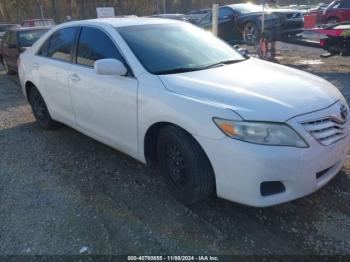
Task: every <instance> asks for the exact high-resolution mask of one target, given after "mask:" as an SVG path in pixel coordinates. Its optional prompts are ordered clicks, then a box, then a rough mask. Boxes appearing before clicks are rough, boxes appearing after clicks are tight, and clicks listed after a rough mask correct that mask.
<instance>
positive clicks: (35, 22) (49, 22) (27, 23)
mask: <svg viewBox="0 0 350 262" xmlns="http://www.w3.org/2000/svg"><path fill="white" fill-rule="evenodd" d="M55 24H56V23H55V21H54V20H53V19H28V20H24V22H23V23H22V26H23V27H38V26H55Z"/></svg>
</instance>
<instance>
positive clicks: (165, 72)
mask: <svg viewBox="0 0 350 262" xmlns="http://www.w3.org/2000/svg"><path fill="white" fill-rule="evenodd" d="M198 70H202V68H189V67H179V68H174V69H168V70H163V71H156V72H154V74H156V75H170V74H179V73H186V72H192V71H198Z"/></svg>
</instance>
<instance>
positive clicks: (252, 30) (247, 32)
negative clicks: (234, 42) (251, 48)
mask: <svg viewBox="0 0 350 262" xmlns="http://www.w3.org/2000/svg"><path fill="white" fill-rule="evenodd" d="M242 34H243V35H242V37H243V40H244V42H245V43H246V44H248V45H255V44H256V43H259V40H260V34H261V33H260V29H259V28H258V26H257V25H256V24H255V23H254V22H247V23H245V24H244V26H243V33H242Z"/></svg>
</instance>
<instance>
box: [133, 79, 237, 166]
mask: <svg viewBox="0 0 350 262" xmlns="http://www.w3.org/2000/svg"><path fill="white" fill-rule="evenodd" d="M151 82H153V83H151ZM140 83H143V85H141V86H139V95H138V137H139V148H140V150H139V152H140V160H141V161H143V162H144V161H145V159H144V152H143V151H144V139H145V135H146V133H147V130H148V129H149V128H150V127H151V126H152V125H154V124H156V123H160V122H166V123H171V124H174V125H177V126H179V127H181V128H183V129H184V130H186V131H187V132H189V133H190V134H192V135H193V136H197V137H198V136H199V137H204V138H209V139H222V138H224V137H225V135H224V134H223V133H222V132H221V131H220V130H219V129H218V128H217V126H216V125H215V124H214V122H213V117H219V118H224V119H232V120H242V118H240V117H239V116H238V115H237V114H236V113H235V112H234V111H232V110H231V109H228V108H226V107H224V106H223V105H221V104H216V103H215V102H210V101H203V100H199V99H196V98H191V97H188V96H184V95H180V94H176V93H173V92H170V91H168V90H167V89H166V88H165V87H164V86H163V84H162V83H161V81H160V80H159V78H158V77H154V78H153V79H152V80H151V81H144V80H142V81H140Z"/></svg>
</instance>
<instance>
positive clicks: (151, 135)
mask: <svg viewBox="0 0 350 262" xmlns="http://www.w3.org/2000/svg"><path fill="white" fill-rule="evenodd" d="M167 126H175V127H177V128H180V129H181V130H183V131H185V132H186V133H188V134H189V135H190V136H191V137H192V139H193V140H194V141H196V143H197V144H198V145H199V147H200V148H201V149H202V150H203V152H204V154H205V155H206V157H207V159H208V161H209V165H210V166H211V167H212V170H213V166H212V164H211V162H210V159H209V157H208V155H207V153H206V152H205V150H204V148H203V147H202V145H201V144H200V143H199V142H198V141H197V139H196V138H195V137H194V136H193V135H192V134H191V132H189V131H188V130H186V129H185V128H183V127H181V126H179V125H177V124H174V123H171V122H168V121H160V122H156V123H153V124H152V125H151V126H150V127H149V128H148V129H147V131H146V133H145V136H144V139H143V154H144V158H145V161H146V164H147V165H148V166H150V167H151V168H153V167H155V166H156V165H157V163H158V158H157V153H156V150H157V143H158V141H157V140H158V135H159V132H160V131H161V130H162V129H163V128H165V127H167Z"/></svg>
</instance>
